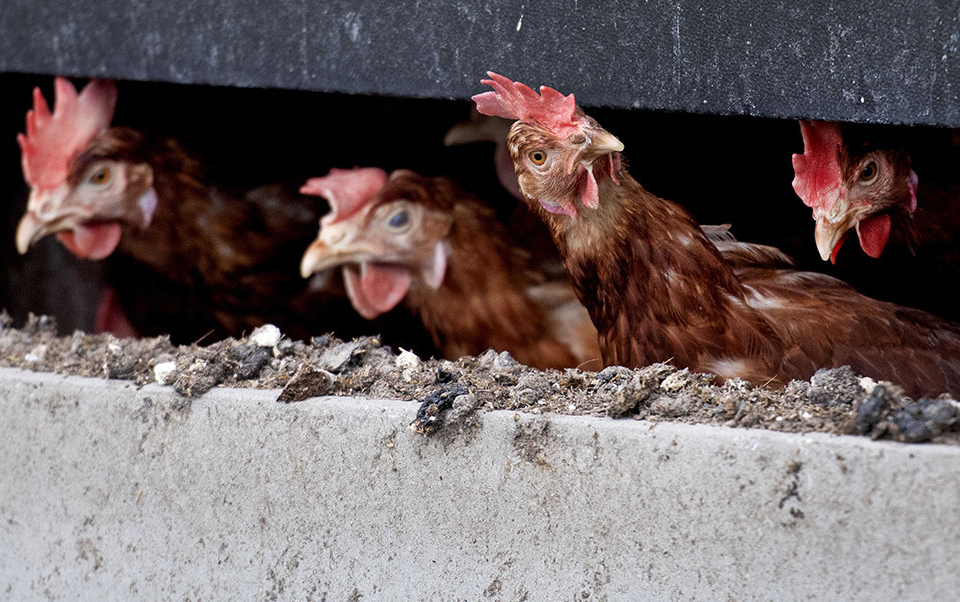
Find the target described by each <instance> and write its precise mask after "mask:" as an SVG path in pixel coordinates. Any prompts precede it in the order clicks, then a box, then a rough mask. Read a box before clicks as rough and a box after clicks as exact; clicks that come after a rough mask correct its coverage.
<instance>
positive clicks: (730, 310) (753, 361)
mask: <svg viewBox="0 0 960 602" xmlns="http://www.w3.org/2000/svg"><path fill="white" fill-rule="evenodd" d="M488 75H489V76H490V79H488V80H484V81H483V83H485V84H488V85H490V86H492V87H493V91H491V92H485V93H483V94H479V95H477V96H475V97H474V101H475V102H476V104H477V109H478V110H479V111H480V112H481V113H484V114H487V115H495V116H499V117H504V118H507V119H512V120H516V123H514V125H513V126H512V128H511V130H510V135H509V138H508V141H509V145H510V151H511V156H512V158H513V161H514V166H515V168H516V172H517V175H518V179H519V182H520V188H521V190H522V191H523V193H524V196H525V198H526V199H527V202H528V204H529V205H530V206H531V207H532V208H533V209H535V210H536V211H538V212H539V214H540V216H541V218H542V219H543V220H544V221H545V223H546V224H547V226H548V227H549V228H550V231H551V233H552V235H553V239H554V242H555V243H556V245H557V247H558V250H559V251H560V254H561V256H562V257H563V258H564V263H565V265H566V268H567V270H568V272H569V273H570V276H571V279H572V281H573V283H574V287H575V288H576V289H577V293H578V295H579V297H580V300H581V301H583V303H584V305H586V307H587V309H588V311H589V312H590V316H591V318H592V319H593V323H594V325H595V326H596V327H597V330H598V332H599V336H600V347H601V350H602V352H603V360H604V363H605V364H606V365H624V366H643V365H647V364H650V363H653V362H658V361H668V360H670V361H672V362H673V363H674V364H676V365H678V366H681V367H687V368H690V369H691V370H696V371H700V372H710V373H713V374H715V375H716V376H717V377H719V378H720V379H729V378H734V377H739V378H743V379H745V380H748V381H750V382H752V383H754V384H758V385H782V384H785V383H786V382H787V381H788V380H790V379H794V378H804V379H805V378H809V377H810V376H812V375H813V373H814V372H815V371H816V370H817V369H818V368H821V367H838V366H843V365H850V366H851V367H852V368H853V369H854V370H855V371H856V372H858V373H860V374H863V375H866V376H871V377H873V378H877V379H888V380H892V381H894V382H896V383H899V384H900V385H901V386H903V387H904V388H905V390H906V391H908V392H909V393H910V394H913V395H920V394H936V393H940V392H942V391H944V390H947V391H952V392H960V326H957V325H955V324H952V323H950V322H947V321H945V320H942V319H939V318H936V317H935V316H932V315H930V314H927V313H924V312H922V311H919V310H913V309H909V308H905V307H899V306H896V305H893V304H890V303H885V302H881V301H876V300H874V299H871V298H869V297H865V296H863V295H860V294H859V293H857V292H856V291H855V290H854V289H852V288H851V287H849V286H848V285H846V284H844V283H843V282H841V281H839V280H837V279H834V278H832V277H830V276H826V275H822V274H816V273H808V272H798V271H795V270H792V269H785V268H782V267H776V266H770V267H767V266H764V265H762V262H757V263H756V264H754V265H753V266H750V265H747V264H739V265H738V264H733V263H730V262H728V261H726V260H725V259H724V257H723V256H722V254H721V253H720V252H719V251H718V250H717V248H716V247H715V246H714V245H713V244H712V243H711V242H710V241H709V240H708V239H707V237H706V236H705V235H704V233H703V231H702V230H701V229H700V228H699V227H698V226H697V224H696V223H695V222H694V220H693V218H692V217H691V216H690V214H689V213H688V212H687V211H686V210H684V209H683V208H682V207H680V206H679V205H677V204H675V203H672V202H670V201H666V200H664V199H661V198H658V197H657V196H655V195H653V194H651V193H649V192H648V191H646V190H645V189H644V188H643V187H642V186H641V185H640V184H639V183H638V182H637V181H636V180H635V179H634V178H633V177H631V175H630V173H629V172H628V171H627V170H626V169H625V168H624V166H623V163H622V161H621V155H620V152H621V151H622V150H623V144H622V143H621V142H620V141H619V140H618V139H617V138H616V137H615V136H613V135H612V134H610V133H609V132H607V131H606V130H604V129H603V128H602V127H600V125H599V124H598V123H597V122H596V121H595V120H593V119H592V118H590V117H588V116H587V115H585V114H584V113H583V111H582V110H581V109H580V108H579V107H577V106H576V102H575V99H574V96H573V95H572V94H571V95H569V96H563V95H562V94H560V93H559V92H557V91H556V90H553V89H551V88H547V87H541V88H540V94H537V93H536V92H534V91H533V90H531V89H530V88H528V87H527V86H524V85H523V84H520V83H515V82H512V81H510V80H509V79H507V78H505V77H502V76H500V75H497V74H494V73H489V74H488Z"/></svg>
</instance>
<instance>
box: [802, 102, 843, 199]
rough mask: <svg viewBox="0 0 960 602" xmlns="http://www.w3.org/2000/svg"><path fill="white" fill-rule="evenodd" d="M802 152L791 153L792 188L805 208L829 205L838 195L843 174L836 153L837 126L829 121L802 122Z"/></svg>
mask: <svg viewBox="0 0 960 602" xmlns="http://www.w3.org/2000/svg"><path fill="white" fill-rule="evenodd" d="M800 134H801V135H802V136H803V154H802V155H794V156H793V173H794V178H793V189H794V190H795V191H796V193H797V196H799V197H800V198H801V199H803V202H804V204H805V205H806V206H807V207H824V208H828V209H829V208H830V207H832V206H833V204H834V203H835V202H836V200H837V198H838V197H839V194H840V185H841V184H842V183H843V176H842V175H841V173H840V161H839V159H838V156H837V155H838V152H839V151H840V148H841V146H842V145H843V138H842V137H841V135H840V126H839V125H837V124H836V123H831V122H828V121H801V122H800Z"/></svg>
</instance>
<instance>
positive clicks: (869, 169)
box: [860, 161, 880, 184]
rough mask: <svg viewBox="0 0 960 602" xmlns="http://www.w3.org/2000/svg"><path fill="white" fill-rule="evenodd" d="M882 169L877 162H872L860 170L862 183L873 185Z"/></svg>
mask: <svg viewBox="0 0 960 602" xmlns="http://www.w3.org/2000/svg"><path fill="white" fill-rule="evenodd" d="M879 173H880V169H879V168H878V167H877V162H876V161H870V162H869V163H867V164H866V165H864V166H863V167H862V168H861V169H860V182H861V183H863V184H873V182H874V181H875V180H876V179H877V175H878V174H879Z"/></svg>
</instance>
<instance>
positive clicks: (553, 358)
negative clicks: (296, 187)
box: [301, 168, 600, 368]
mask: <svg viewBox="0 0 960 602" xmlns="http://www.w3.org/2000/svg"><path fill="white" fill-rule="evenodd" d="M302 191H303V192H304V193H308V194H316V195H320V196H323V197H325V198H327V199H328V200H329V201H330V204H331V207H332V212H331V213H330V214H328V215H326V216H325V217H324V218H323V220H322V221H321V228H320V233H319V236H318V238H317V240H316V241H315V242H314V243H313V244H312V245H310V247H309V248H308V249H307V251H306V253H305V254H304V256H303V260H302V263H301V273H302V274H303V276H304V277H310V276H311V275H312V274H314V273H316V272H322V271H324V270H328V269H330V268H334V267H342V269H343V277H344V281H345V283H346V286H347V293H348V295H349V296H350V299H351V300H352V302H353V305H354V307H355V308H356V310H357V311H358V312H359V313H360V314H361V315H362V316H364V317H365V318H375V317H376V316H378V315H380V314H382V313H384V312H386V311H389V310H391V309H392V308H394V307H395V306H396V305H398V304H399V303H400V302H401V301H404V302H405V303H406V305H408V306H409V307H410V308H411V309H412V310H413V311H414V312H415V313H416V314H418V315H419V316H420V318H421V319H422V320H423V324H424V326H425V327H426V329H427V330H428V331H429V332H430V333H431V334H432V335H433V339H434V342H435V344H436V346H437V347H438V349H440V350H441V351H442V353H443V355H444V356H445V357H447V358H449V359H456V358H458V357H460V356H463V355H479V354H480V353H482V352H484V351H486V350H487V349H494V350H496V351H509V352H510V354H511V355H512V356H513V357H514V358H515V359H517V361H519V362H521V363H523V364H527V365H530V366H534V367H538V368H573V367H577V366H580V367H594V368H596V367H598V366H599V357H600V350H599V347H598V345H597V332H596V329H594V328H593V325H592V323H591V322H590V316H589V315H587V313H586V310H585V309H584V307H583V306H582V305H581V304H580V302H579V301H578V300H577V298H576V296H575V294H574V292H573V289H572V288H571V286H570V284H569V282H568V281H567V280H566V277H565V276H564V277H563V280H562V281H547V280H546V279H545V277H544V275H543V274H542V273H539V272H534V271H533V270H531V269H530V265H529V264H528V262H527V259H528V253H527V252H526V251H524V250H523V249H521V248H520V247H519V246H518V245H517V243H516V241H514V240H512V237H511V234H510V232H509V231H508V230H507V228H506V227H505V226H504V225H503V224H501V223H500V222H499V220H497V219H496V217H495V215H494V212H493V210H492V209H491V208H490V207H488V206H487V205H486V204H484V203H483V202H481V201H480V200H479V199H477V198H476V197H474V196H472V195H470V194H467V193H466V192H464V191H462V190H459V189H458V188H457V187H456V186H455V185H454V184H453V182H451V181H450V180H448V179H446V178H427V177H424V176H421V175H418V174H416V173H414V172H412V171H408V170H398V171H394V172H393V173H392V174H390V175H389V176H388V175H387V174H386V172H384V171H383V170H380V169H377V168H357V169H353V170H339V169H334V170H332V171H331V173H330V174H329V175H327V176H324V177H322V178H314V179H311V180H309V181H308V182H307V184H306V185H305V186H304V187H303V189H302Z"/></svg>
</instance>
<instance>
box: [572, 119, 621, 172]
mask: <svg viewBox="0 0 960 602" xmlns="http://www.w3.org/2000/svg"><path fill="white" fill-rule="evenodd" d="M587 135H588V136H589V137H590V143H589V144H587V147H586V148H584V149H583V150H582V151H581V152H580V161H581V162H582V163H586V164H587V165H589V164H591V163H593V162H594V161H596V160H597V159H599V158H600V157H603V156H604V155H609V154H610V153H619V152H621V151H623V142H620V140H619V139H618V138H617V137H616V136H614V135H613V134H611V133H610V132H608V131H606V130H602V129H592V128H591V129H590V130H588V132H587Z"/></svg>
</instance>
